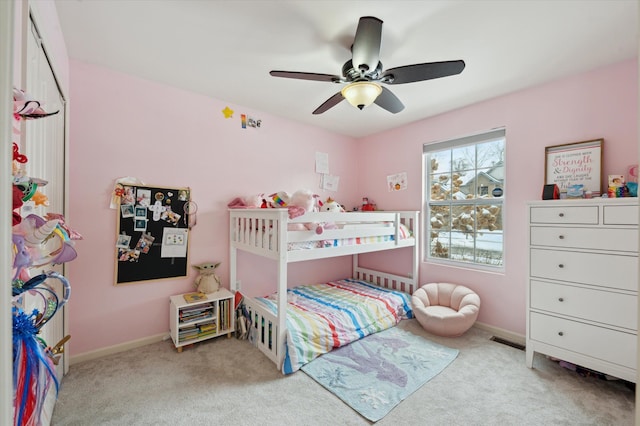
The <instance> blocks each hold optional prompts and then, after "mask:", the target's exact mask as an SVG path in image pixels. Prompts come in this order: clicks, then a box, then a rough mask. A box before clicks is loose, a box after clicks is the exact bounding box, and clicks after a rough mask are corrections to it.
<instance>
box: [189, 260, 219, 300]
mask: <svg viewBox="0 0 640 426" xmlns="http://www.w3.org/2000/svg"><path fill="white" fill-rule="evenodd" d="M218 266H220V262H218V263H209V262H206V263H201V264H199V265H193V267H194V268H196V269H197V270H198V272H199V273H200V275H198V276H197V277H196V280H195V281H194V282H193V285H194V286H195V287H196V289H197V290H198V291H199V292H200V293H205V294H210V293H215V292H216V291H218V289H219V288H220V278H218V276H217V275H216V274H215V270H216V268H217V267H218Z"/></svg>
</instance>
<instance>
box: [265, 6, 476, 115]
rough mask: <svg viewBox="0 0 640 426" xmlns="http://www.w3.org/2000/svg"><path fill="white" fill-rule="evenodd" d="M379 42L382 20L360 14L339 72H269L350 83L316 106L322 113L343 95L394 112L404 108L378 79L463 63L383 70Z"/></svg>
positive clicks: (402, 78)
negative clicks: (347, 57)
mask: <svg viewBox="0 0 640 426" xmlns="http://www.w3.org/2000/svg"><path fill="white" fill-rule="evenodd" d="M381 42H382V21H381V20H380V19H378V18H375V17H373V16H363V17H361V18H360V21H359V22H358V28H357V29H356V36H355V38H354V40H353V45H352V46H351V59H350V60H348V61H347V62H345V64H344V65H343V66H342V76H338V75H332V74H318V73H310V72H296V71H271V72H270V73H269V74H271V75H272V76H274V77H284V78H294V79H299V80H314V81H327V82H331V83H349V84H348V85H346V86H345V87H344V88H343V89H342V90H341V91H339V92H338V93H336V94H335V95H333V96H332V97H330V98H329V99H327V100H326V101H325V102H324V103H323V104H322V105H320V106H319V107H318V108H316V110H315V111H313V114H322V113H323V112H325V111H327V110H328V109H330V108H332V107H334V106H336V105H337V104H339V103H340V102H342V100H343V99H347V101H349V103H350V104H352V105H353V106H355V107H357V108H359V109H363V108H364V107H366V106H369V105H371V104H372V103H375V104H376V105H378V106H379V107H381V108H384V109H386V110H387V111H389V112H391V113H393V114H396V113H398V112H400V111H402V110H403V109H404V105H403V104H402V102H401V101H400V99H398V98H397V97H396V95H394V94H393V93H392V92H391V91H390V90H389V89H387V88H386V87H384V86H381V85H380V84H378V83H385V84H404V83H413V82H416V81H424V80H431V79H434V78H441V77H447V76H450V75H455V74H460V73H461V72H462V70H463V69H464V67H465V63H464V61H462V60H457V61H444V62H428V63H424V64H413V65H405V66H402V67H396V68H391V69H388V70H383V69H382V62H380V59H379V56H380V44H381Z"/></svg>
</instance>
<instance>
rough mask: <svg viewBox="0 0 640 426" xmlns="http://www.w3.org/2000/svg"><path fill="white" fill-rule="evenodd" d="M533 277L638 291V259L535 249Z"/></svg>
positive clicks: (531, 258) (532, 251)
mask: <svg viewBox="0 0 640 426" xmlns="http://www.w3.org/2000/svg"><path fill="white" fill-rule="evenodd" d="M530 273H531V276H532V277H537V278H548V279H552V280H560V281H570V282H575V283H582V284H590V285H597V286H603V287H610V288H619V289H623V290H632V291H637V290H638V257H637V256H622V255H612V254H597V253H581V252H574V251H568V250H543V249H537V248H532V249H531V250H530Z"/></svg>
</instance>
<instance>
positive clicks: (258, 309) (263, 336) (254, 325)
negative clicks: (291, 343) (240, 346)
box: [244, 298, 284, 369]
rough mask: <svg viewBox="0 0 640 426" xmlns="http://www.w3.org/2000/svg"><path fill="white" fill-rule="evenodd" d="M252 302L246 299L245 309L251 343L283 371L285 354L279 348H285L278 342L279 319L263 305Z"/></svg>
mask: <svg viewBox="0 0 640 426" xmlns="http://www.w3.org/2000/svg"><path fill="white" fill-rule="evenodd" d="M252 302H253V299H250V298H245V301H244V303H245V308H246V310H247V313H248V315H249V319H250V324H249V341H250V342H251V343H252V344H253V345H254V346H256V347H257V348H258V349H260V351H261V352H262V353H264V354H265V355H266V356H267V358H269V359H270V360H271V361H273V362H274V363H275V364H276V367H277V368H278V369H281V368H282V362H283V359H284V357H283V355H284V354H281V353H280V351H279V348H281V347H284V346H283V345H281V344H278V341H277V336H279V327H278V321H277V318H276V316H275V315H274V314H273V313H272V312H270V311H268V310H266V309H265V308H264V306H263V305H261V304H259V303H255V304H254V303H252Z"/></svg>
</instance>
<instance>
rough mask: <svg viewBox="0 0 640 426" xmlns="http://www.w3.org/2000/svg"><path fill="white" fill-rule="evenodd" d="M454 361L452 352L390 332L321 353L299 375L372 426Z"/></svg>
mask: <svg viewBox="0 0 640 426" xmlns="http://www.w3.org/2000/svg"><path fill="white" fill-rule="evenodd" d="M456 356H458V350H457V349H451V348H447V347H446V346H442V345H439V344H437V343H433V342H430V341H429V340H427V339H425V338H423V337H421V336H417V335H415V334H413V333H410V332H408V331H405V330H402V329H400V328H398V327H393V328H390V329H388V330H384V331H381V332H379V333H376V334H372V335H369V336H367V337H365V338H363V339H361V340H358V341H356V342H353V343H351V344H349V345H346V346H343V347H341V348H338V349H335V350H333V351H332V352H329V353H327V354H324V355H322V356H320V357H318V358H316V359H314V360H313V361H311V362H310V363H308V364H306V365H304V366H303V367H302V371H304V372H305V373H306V374H308V375H309V376H310V377H311V378H313V379H314V380H315V381H317V382H318V383H320V384H321V385H322V386H324V387H325V388H326V389H327V390H329V391H330V392H332V393H334V394H335V395H336V396H337V397H338V398H340V399H341V400H343V401H344V402H345V403H346V404H347V405H349V406H350V407H351V408H353V409H354V410H356V411H357V412H358V413H360V414H361V415H362V416H363V417H365V418H367V419H368V420H371V421H373V422H376V421H378V420H380V419H381V418H383V417H384V416H386V415H387V414H388V413H389V412H390V411H391V410H392V409H393V408H394V407H395V406H396V405H398V404H399V403H400V402H402V400H404V399H405V398H407V397H408V396H409V395H411V394H412V393H413V392H415V391H416V390H417V389H418V388H420V387H421V386H422V385H424V384H425V383H427V382H428V381H429V380H431V379H432V378H433V377H435V376H436V375H437V374H438V373H440V372H441V371H442V370H444V369H445V368H446V367H447V366H448V365H449V364H450V363H451V362H452V361H453V360H454V359H455V358H456Z"/></svg>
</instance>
